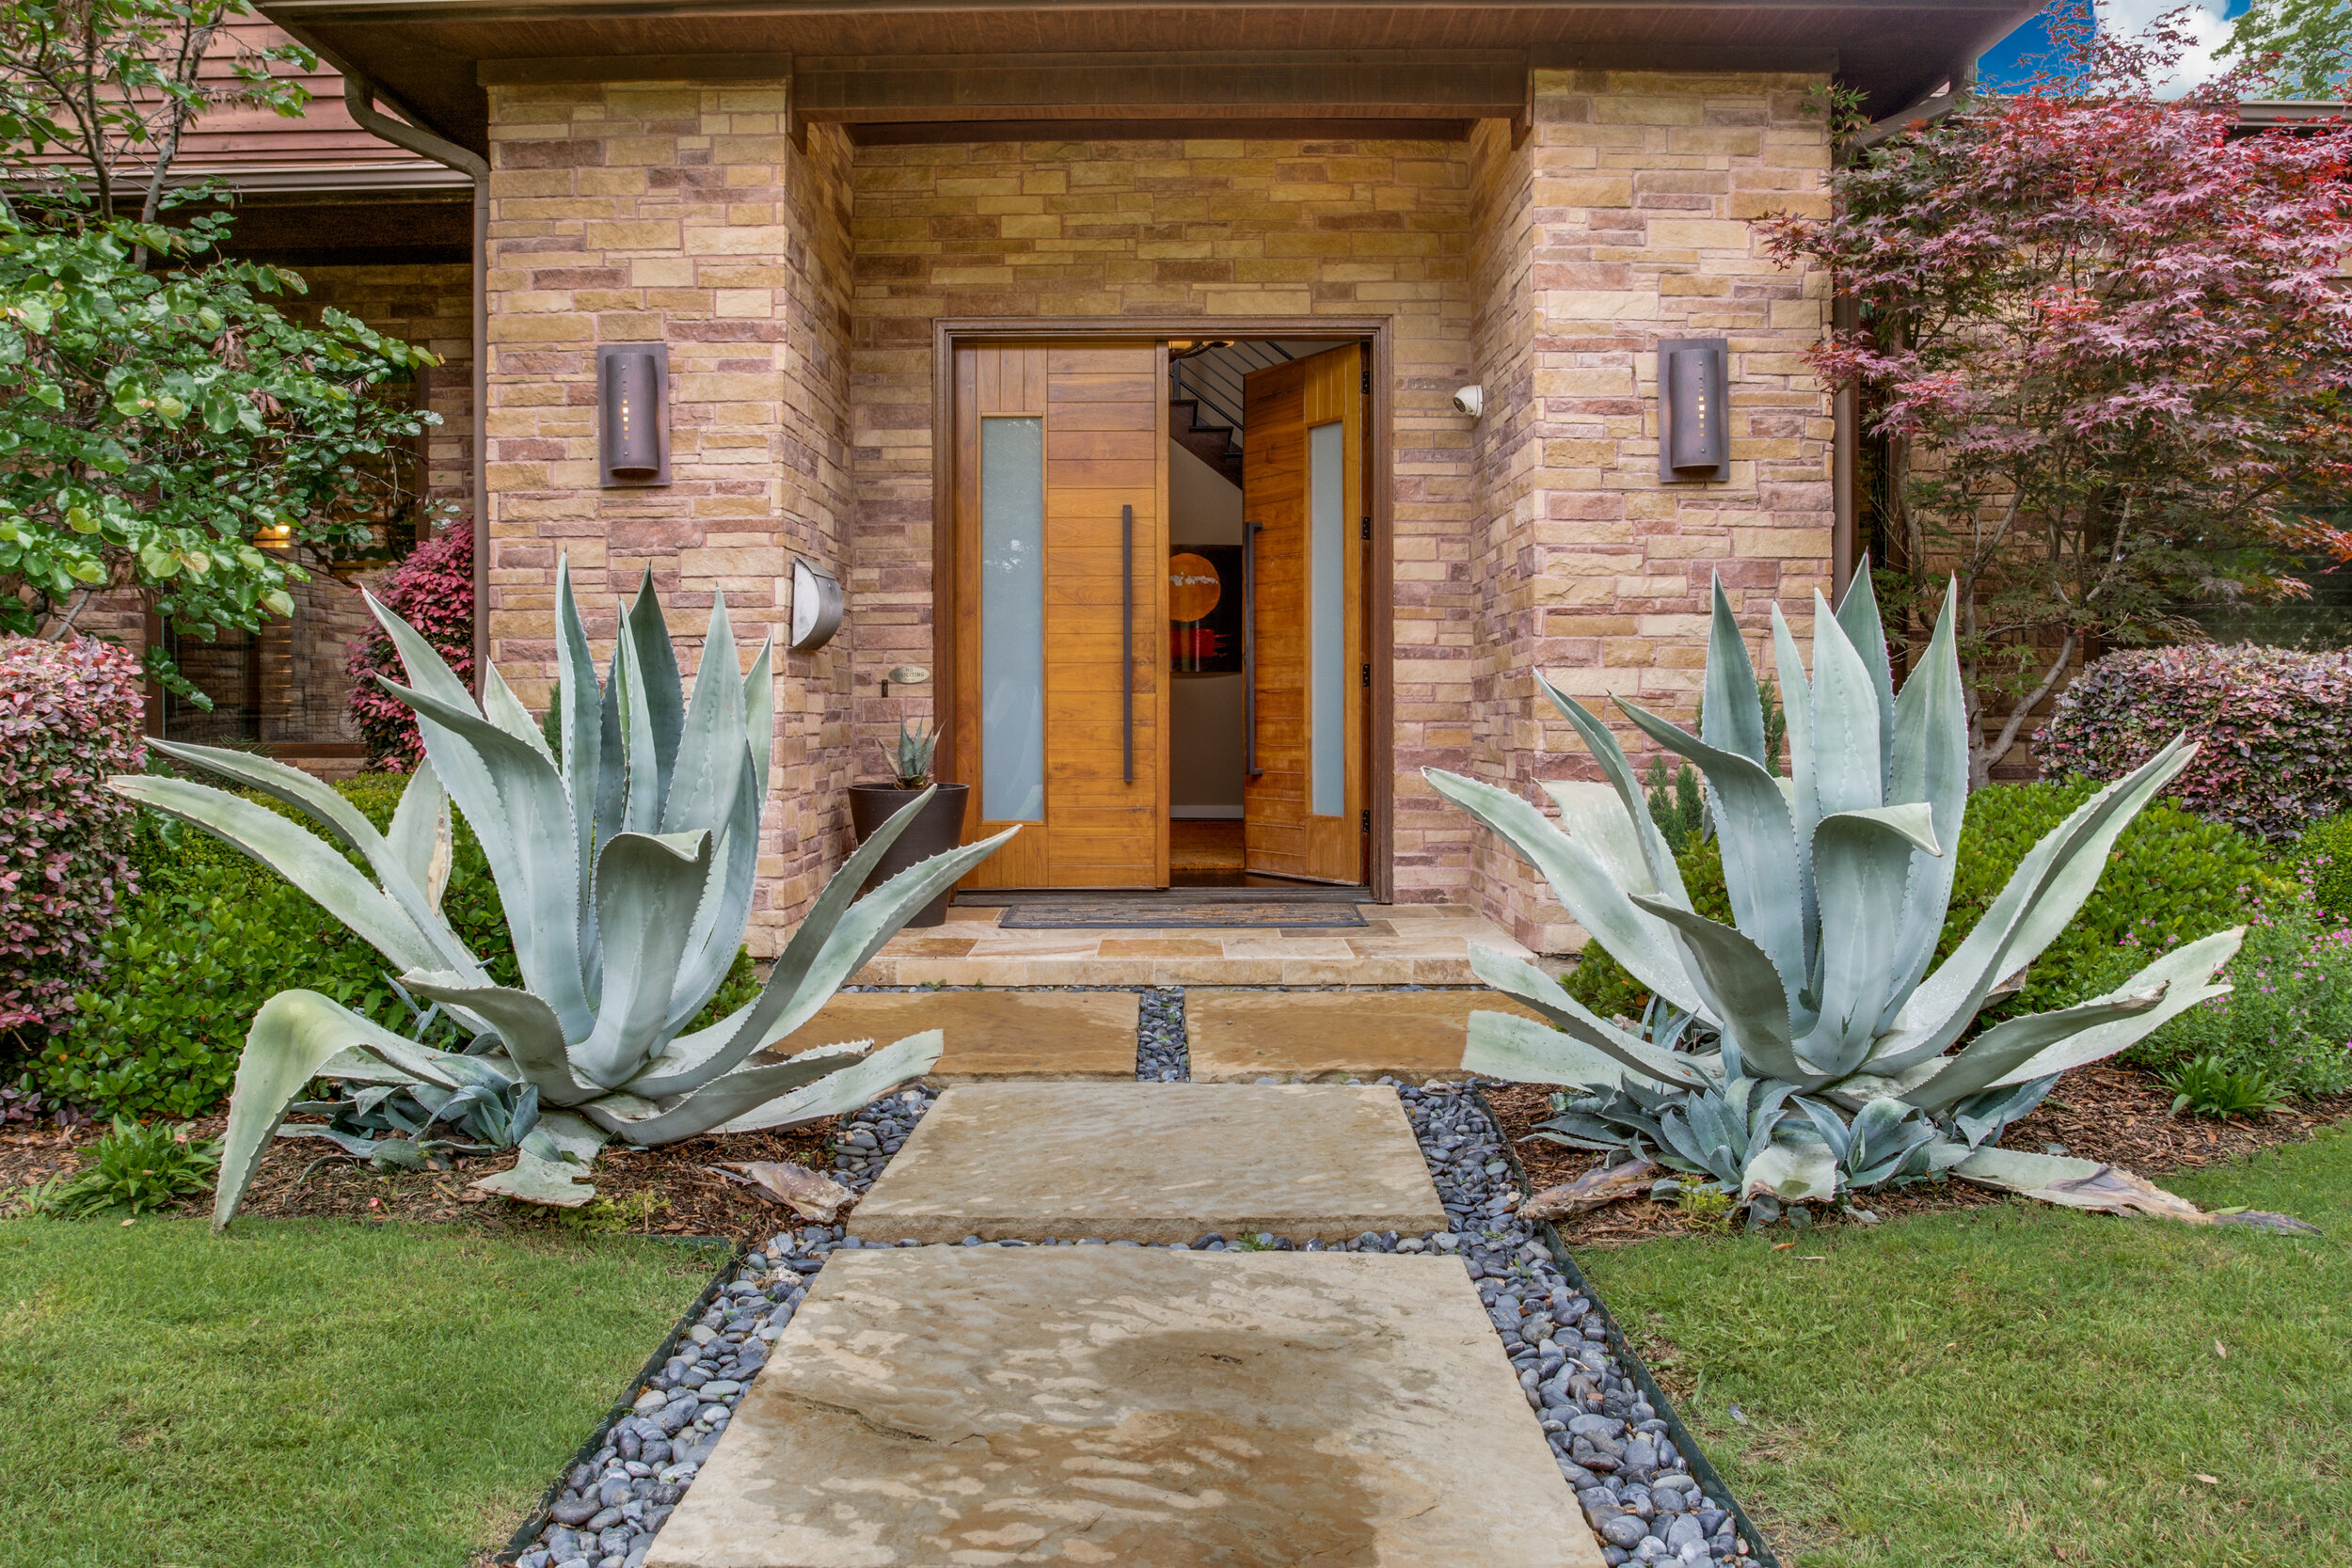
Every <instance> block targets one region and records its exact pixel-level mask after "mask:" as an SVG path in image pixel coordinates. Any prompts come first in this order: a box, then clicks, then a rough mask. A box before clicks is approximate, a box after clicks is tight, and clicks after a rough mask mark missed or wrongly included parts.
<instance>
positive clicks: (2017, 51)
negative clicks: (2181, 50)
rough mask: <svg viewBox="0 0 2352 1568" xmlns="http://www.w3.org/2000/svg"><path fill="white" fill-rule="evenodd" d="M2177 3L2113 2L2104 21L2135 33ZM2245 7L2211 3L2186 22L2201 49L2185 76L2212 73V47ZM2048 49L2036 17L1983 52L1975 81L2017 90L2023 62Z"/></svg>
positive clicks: (2230, 1)
mask: <svg viewBox="0 0 2352 1568" xmlns="http://www.w3.org/2000/svg"><path fill="white" fill-rule="evenodd" d="M2179 3H2180V0H2115V3H2113V4H2110V5H2109V6H2108V7H2107V8H2106V14H2107V21H2108V24H2109V25H2111V26H2119V27H2122V28H2125V29H2127V30H2132V31H2137V29H2138V28H2140V27H2142V26H2144V25H2146V24H2148V23H2150V22H2153V21H2154V20H2155V19H2156V18H2157V17H2159V16H2161V15H2163V14H2164V13H2165V12H2166V11H2168V10H2170V9H2172V8H2173V7H2174V6H2175V5H2177V4H2179ZM2247 4H2248V0H2211V3H2209V4H2206V5H2201V6H2200V7H2199V8H2200V9H2201V11H2202V12H2203V14H2202V15H2201V16H2198V17H2192V18H2190V19H2189V21H2190V25H2191V30H2192V31H2193V32H2194V33H2195V34H2196V35H2197V41H2198V43H2199V45H2200V46H2201V47H2199V48H2198V49H2196V50H2195V51H2193V52H2192V53H2191V55H2189V57H2188V59H2187V60H2186V61H2185V64H2186V66H2187V68H2188V70H2187V71H2186V74H2187V75H2189V76H2192V77H2201V76H2204V75H2207V74H2210V73H2211V72H2212V69H2213V67H2212V60H2211V53H2210V52H2211V50H2212V47H2213V46H2214V45H2215V44H2217V43H2219V42H2220V41H2221V40H2222V38H2223V37H2224V36H2226V34H2227V33H2228V31H2229V29H2228V27H2227V25H2226V24H2227V23H2228V21H2229V19H2230V18H2232V17H2234V16H2237V15H2239V14H2240V13H2242V12H2243V11H2244V10H2245V9H2246V8H2247ZM2049 47H2050V35H2049V31H2048V29H2047V28H2046V27H2045V26H2044V25H2043V24H2042V18H2040V17H2035V18H2034V19H2033V20H2032V21H2031V22H2028V23H2026V24H2025V25H2024V26H2023V27H2020V28H2018V29H2017V31H2015V32H2013V33H2011V34H2010V36H2009V37H2007V38H2005V39H2003V40H2001V41H2000V42H1998V43H1996V44H1994V46H1993V47H1992V48H1991V49H1990V50H1987V51H1986V52H1985V55H1984V57H1983V58H1982V59H1981V60H1979V62H1978V64H1977V75H1978V79H1979V80H1980V81H1982V82H1983V83H1985V85H1987V86H1988V87H2013V86H2016V85H2017V84H2019V83H2020V82H2022V81H2023V80H2024V79H2025V78H2026V76H2027V75H2028V74H2029V72H2028V71H2026V67H2025V63H2024V62H2025V61H2026V59H2028V58H2030V57H2031V56H2033V55H2039V54H2042V53H2043V52H2045V51H2046V50H2048V48H2049Z"/></svg>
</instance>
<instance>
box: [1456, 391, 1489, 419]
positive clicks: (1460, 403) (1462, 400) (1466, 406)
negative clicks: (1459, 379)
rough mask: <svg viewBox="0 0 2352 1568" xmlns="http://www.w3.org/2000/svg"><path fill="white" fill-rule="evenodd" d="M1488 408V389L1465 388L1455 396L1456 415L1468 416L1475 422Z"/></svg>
mask: <svg viewBox="0 0 2352 1568" xmlns="http://www.w3.org/2000/svg"><path fill="white" fill-rule="evenodd" d="M1485 408H1486V388H1484V387H1464V388H1461V389H1460V390H1458V391H1456V392H1455V393H1454V412H1455V413H1456V414H1468V415H1469V416H1470V418H1471V419H1473V420H1474V419H1476V418H1478V416H1479V414H1480V412H1481V411H1482V410H1484V409H1485Z"/></svg>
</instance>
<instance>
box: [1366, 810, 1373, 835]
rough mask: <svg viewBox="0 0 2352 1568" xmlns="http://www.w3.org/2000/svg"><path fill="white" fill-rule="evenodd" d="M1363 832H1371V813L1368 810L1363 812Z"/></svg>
mask: <svg viewBox="0 0 2352 1568" xmlns="http://www.w3.org/2000/svg"><path fill="white" fill-rule="evenodd" d="M1364 832H1372V813H1371V812H1370V811H1366V812H1365V813H1364Z"/></svg>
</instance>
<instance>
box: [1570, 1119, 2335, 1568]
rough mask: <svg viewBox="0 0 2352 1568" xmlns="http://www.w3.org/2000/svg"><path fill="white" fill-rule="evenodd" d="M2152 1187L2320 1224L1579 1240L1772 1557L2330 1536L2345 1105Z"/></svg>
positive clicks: (2178, 1561)
mask: <svg viewBox="0 0 2352 1568" xmlns="http://www.w3.org/2000/svg"><path fill="white" fill-rule="evenodd" d="M2164 1184H2165V1185H2166V1186H2168V1187H2170V1188H2173V1189H2174V1190H2176V1191H2178V1192H2180V1193H2182V1194H2184V1195H2185V1196H2189V1197H2192V1198H2194V1199H2196V1200H2197V1201H2198V1202H2200V1203H2201V1204H2204V1205H2206V1206H2207V1207H2210V1208H2218V1207H2224V1206H2228V1205H2236V1204H2243V1205H2247V1206H2249V1207H2252V1208H2257V1209H2269V1210H2276V1211H2279V1212H2285V1213H2291V1214H2294V1215H2296V1216H2297V1217H2299V1218H2302V1219H2306V1220H2309V1221H2311V1222H2312V1224H2315V1225H2317V1226H2318V1227H2320V1228H2321V1229H2322V1230H2324V1231H2325V1232H2326V1233H2327V1234H2326V1236H2325V1237H2324V1238H2322V1239H2318V1240H2309V1239H2290V1238H2287V1237H2282V1236H2272V1235H2262V1234H2256V1233H2253V1232H2250V1231H2241V1230H2233V1229H2227V1228H2222V1229H2207V1228H2201V1227H2190V1226H2184V1225H2177V1224H2172V1223H2169V1222H2164V1221H2157V1220H2139V1221H2130V1220H2117V1219H2110V1218H2106V1217H2103V1216H2098V1215H2090V1214H2079V1213H2074V1212H2067V1211H2064V1210H2056V1209H2049V1208H2044V1207H2041V1206H2034V1205H2027V1204H2026V1203H2024V1202H2013V1203H2005V1204H2002V1205H2000V1206H1998V1207H1996V1208H1991V1209H1979V1210H1975V1211H1970V1212H1953V1213H1945V1214H1936V1215H1931V1216H1926V1217H1922V1218H1917V1219H1910V1220H1903V1221H1898V1222H1891V1223H1888V1224H1885V1225H1883V1226H1880V1227H1875V1228H1868V1229H1865V1228H1861V1227H1836V1228H1832V1229H1825V1230H1815V1231H1809V1232H1800V1233H1798V1234H1797V1244H1796V1245H1795V1246H1793V1247H1789V1248H1787V1249H1786V1250H1781V1251H1775V1250H1773V1243H1777V1242H1781V1241H1785V1240H1788V1238H1789V1236H1790V1232H1788V1230H1786V1229H1781V1230H1778V1231H1777V1232H1774V1233H1772V1234H1770V1235H1768V1236H1764V1237H1756V1236H1741V1237H1738V1238H1735V1239H1728V1240H1723V1241H1702V1240H1683V1239H1675V1240H1667V1241H1658V1242H1648V1243H1640V1244H1637V1245H1632V1246H1628V1247H1623V1248H1618V1249H1613V1250H1602V1249H1595V1250H1590V1251H1586V1252H1583V1253H1581V1254H1580V1255H1579V1259H1578V1261H1579V1262H1580V1263H1581V1265H1582V1266H1583V1267H1584V1269H1585V1270H1586V1271H1587V1272H1588V1273H1589V1274H1590V1275H1591V1276H1592V1278H1593V1281H1594V1284H1595V1286H1596V1288H1597V1289H1598V1290H1599V1291H1600V1292H1601V1295H1602V1297H1603V1298H1604V1299H1605V1300H1607V1301H1608V1303H1609V1304H1610V1307H1611V1309H1612V1310H1613V1311H1614V1312H1615V1313H1616V1314H1617V1316H1618V1319H1619V1322H1620V1323H1621V1324H1622V1325H1623V1326H1624V1328H1625V1330H1626V1332H1627V1334H1628V1335H1629V1336H1630V1337H1631V1338H1634V1339H1635V1341H1636V1342H1637V1343H1640V1342H1642V1341H1644V1340H1645V1339H1651V1338H1653V1337H1655V1338H1662V1339H1664V1340H1666V1341H1670V1342H1671V1343H1672V1344H1673V1346H1675V1347H1676V1352H1675V1354H1674V1355H1673V1356H1672V1359H1671V1364H1670V1366H1669V1367H1668V1369H1667V1376H1668V1380H1669V1382H1670V1385H1671V1386H1676V1387H1677V1388H1679V1389H1681V1390H1683V1391H1684V1392H1683V1393H1682V1396H1681V1397H1680V1398H1679V1399H1678V1401H1677V1402H1678V1404H1679V1405H1680V1406H1681V1408H1682V1412H1683V1415H1684V1417H1685V1418H1687V1419H1689V1420H1690V1421H1691V1423H1692V1426H1693V1427H1694V1429H1696V1431H1697V1432H1698V1433H1699V1436H1700V1439H1701V1441H1702V1443H1703V1444H1704V1445H1705V1446H1706V1448H1707V1450H1708V1456H1709V1457H1710V1458H1712V1459H1713V1460H1714V1461H1715V1462H1716V1464H1717V1465H1719V1466H1720V1467H1721V1468H1722V1469H1723V1470H1724V1475H1725V1477H1726V1479H1727V1480H1728V1481H1730V1483H1731V1485H1732V1486H1733V1488H1734V1489H1735V1490H1736V1491H1737V1492H1738V1493H1739V1494H1740V1499H1741V1501H1742V1502H1743V1503H1745V1504H1746V1505H1747V1506H1748V1507H1749V1509H1750V1510H1751V1511H1752V1512H1754V1513H1756V1515H1757V1516H1758V1518H1759V1521H1760V1522H1762V1523H1764V1524H1765V1526H1766V1528H1767V1529H1768V1531H1769V1532H1770V1533H1771V1534H1772V1535H1773V1536H1774V1538H1775V1539H1776V1540H1777V1541H1778V1542H1779V1543H1781V1544H1782V1545H1783V1548H1784V1550H1783V1557H1784V1560H1786V1561H1787V1562H1788V1564H1789V1565H1790V1568H1850V1565H1851V1568H1861V1565H1866V1564H1867V1565H1869V1568H1887V1565H1893V1564H1908V1563H1919V1564H1934V1565H1935V1568H1975V1565H1978V1564H1986V1565H1993V1564H1999V1565H2003V1568H2006V1565H2010V1564H2025V1563H2033V1564H2047V1563H2053V1562H2059V1561H2064V1562H2070V1563H2074V1564H2084V1563H2094V1564H2098V1565H2100V1568H2140V1565H2146V1568H2192V1565H2194V1568H2207V1565H2211V1568H2224V1565H2227V1568H2241V1565H2252V1564H2265V1565H2267V1564H2274V1563H2275V1564H2288V1563H2293V1564H2312V1565H2317V1564H2322V1563H2327V1564H2339V1563H2347V1562H2352V1132H2346V1131H2344V1130H2339V1131H2337V1132H2332V1133H2328V1134H2323V1135H2322V1136H2321V1137H2319V1138H2318V1139H2316V1140H2314V1141H2312V1142H2311V1143H2308V1144H2302V1145H2296V1146H2290V1147H2288V1148H2281V1149H2278V1150H2274V1151H2272V1152H2270V1153H2268V1154H2265V1155H2263V1156H2261V1157H2260V1158H2258V1159H2255V1160H2253V1161H2251V1162H2249V1163H2246V1164H2236V1165H2231V1166H2227V1167H2224V1168H2221V1169H2218V1170H2214V1171H2207V1172H2203V1173H2200V1174H2196V1175H2191V1176H2185V1177H2183V1178H2181V1179H2179V1180H2167V1181H2166V1182H2165V1183H2164ZM1809 1258H1820V1259H1826V1260H1825V1261H1821V1262H1808V1261H1805V1259H1809ZM1734 1404H1737V1405H1738V1406H1739V1407H1740V1412H1741V1414H1742V1415H1744V1416H1745V1417H1746V1418H1747V1424H1746V1425H1744V1426H1742V1425H1740V1424H1737V1423H1735V1422H1734V1421H1733V1420H1732V1419H1731V1418H1730V1416H1729V1411H1728V1407H1729V1406H1731V1405H1734ZM2206 1477H2210V1478H2212V1479H2211V1480H2210V1481H2208V1480H2205V1479H2202V1478H2206ZM2061 1553H2062V1554H2063V1555H2060V1554H2061Z"/></svg>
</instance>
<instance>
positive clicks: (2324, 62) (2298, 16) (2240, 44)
mask: <svg viewBox="0 0 2352 1568" xmlns="http://www.w3.org/2000/svg"><path fill="white" fill-rule="evenodd" d="M2217 53H2218V55H2219V56H2220V57H2221V58H2223V59H2234V60H2236V61H2237V62H2238V63H2239V64H2240V65H2241V66H2242V67H2244V68H2245V69H2247V70H2249V71H2253V72H2254V73H2255V74H2256V75H2257V76H2258V77H2259V78H2260V79H2261V81H2262V83H2263V86H2264V87H2265V89H2267V90H2269V91H2273V92H2276V93H2278V94H2279V95H2280V96H2281V97H2286V98H2305V99H2317V100H2322V101H2326V100H2333V99H2341V98H2343V97H2344V94H2345V92H2346V90H2347V89H2348V88H2352V80H2348V78H2352V6H2346V5H2345V4H2344V0H2256V3H2255V4H2254V5H2253V6H2252V7H2251V8H2249V9H2248V10H2247V11H2246V13H2245V14H2244V15H2243V16H2240V17H2239V18H2238V19H2237V21H2236V23H2235V24H2233V25H2232V26H2231V28H2230V36H2229V38H2228V39H2227V40H2224V41H2223V43H2222V45H2221V48H2220V49H2219V50H2218V51H2217Z"/></svg>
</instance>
